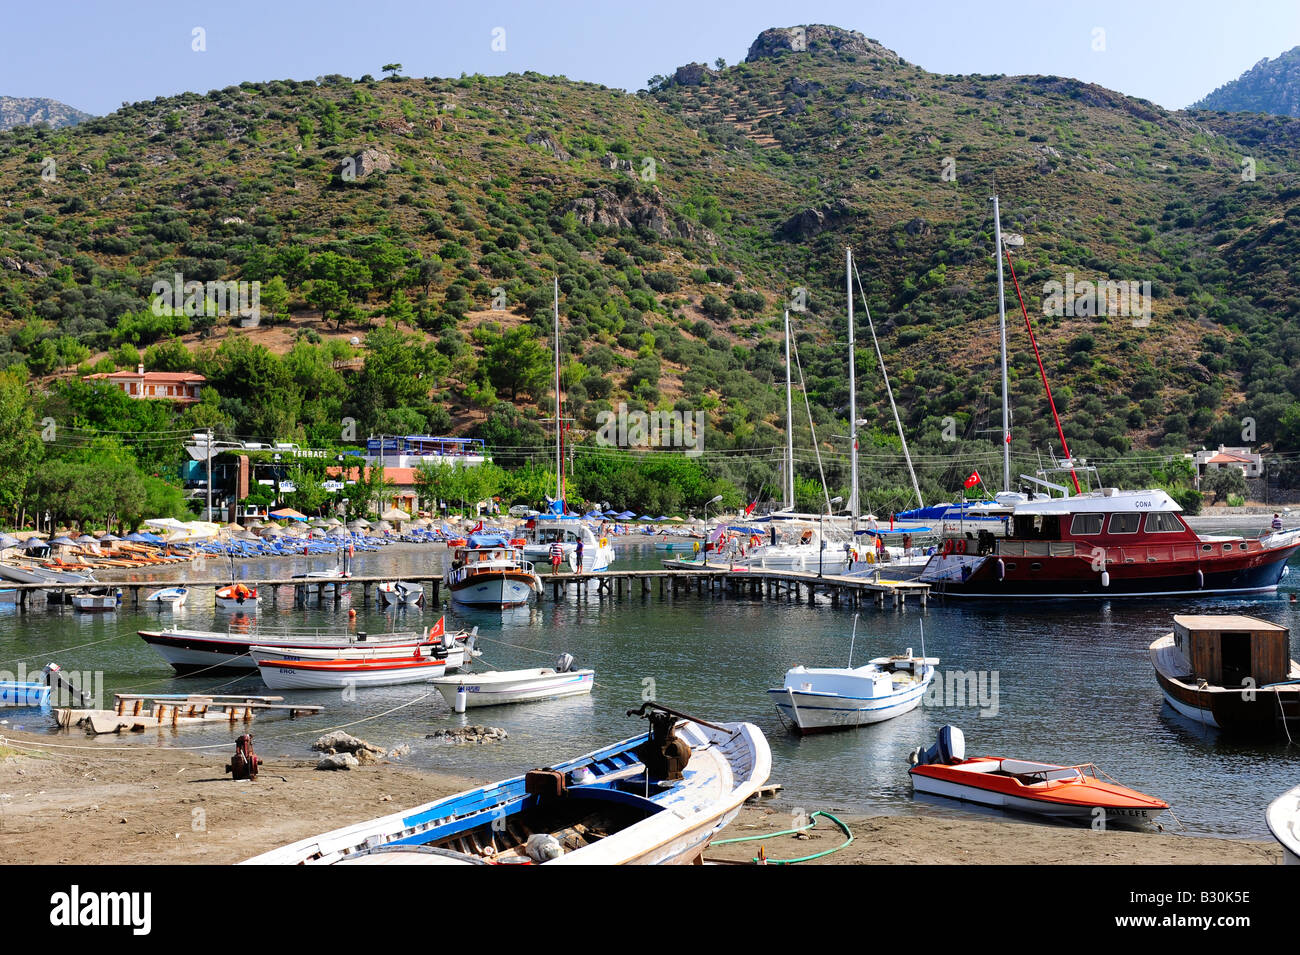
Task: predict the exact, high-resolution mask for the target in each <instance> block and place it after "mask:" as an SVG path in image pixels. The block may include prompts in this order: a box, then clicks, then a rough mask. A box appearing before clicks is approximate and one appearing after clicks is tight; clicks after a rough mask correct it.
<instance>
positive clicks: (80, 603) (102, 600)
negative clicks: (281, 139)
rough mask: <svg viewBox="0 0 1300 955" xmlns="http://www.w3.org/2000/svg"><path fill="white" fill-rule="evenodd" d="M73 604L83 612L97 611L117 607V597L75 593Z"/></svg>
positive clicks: (74, 607)
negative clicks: (89, 595) (87, 595)
mask: <svg viewBox="0 0 1300 955" xmlns="http://www.w3.org/2000/svg"><path fill="white" fill-rule="evenodd" d="M72 606H73V609H75V610H80V611H81V612H82V613H95V612H103V611H109V610H116V609H117V598H116V597H85V596H82V595H80V594H74V595H73V597H72Z"/></svg>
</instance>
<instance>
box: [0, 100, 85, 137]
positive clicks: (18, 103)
mask: <svg viewBox="0 0 1300 955" xmlns="http://www.w3.org/2000/svg"><path fill="white" fill-rule="evenodd" d="M94 118H95V117H94V116H92V115H91V114H90V113H83V112H82V111H81V110H79V109H73V108H72V107H71V106H69V105H67V104H66V103H60V102H59V101H58V100H54V99H45V98H43V97H36V96H0V130H6V129H13V128H14V127H15V126H34V125H35V124H37V123H45V124H46V125H48V126H50V127H51V128H53V129H57V128H58V127H60V126H75V125H77V124H78V123H84V122H85V121H86V120H88V119H94Z"/></svg>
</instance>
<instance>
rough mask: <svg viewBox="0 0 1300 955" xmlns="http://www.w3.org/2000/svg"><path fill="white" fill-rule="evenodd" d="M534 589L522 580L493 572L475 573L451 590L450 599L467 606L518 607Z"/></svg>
mask: <svg viewBox="0 0 1300 955" xmlns="http://www.w3.org/2000/svg"><path fill="white" fill-rule="evenodd" d="M533 593H534V589H533V588H532V587H531V586H529V585H528V584H527V583H525V582H524V581H522V580H516V579H514V578H510V577H506V576H504V575H503V576H496V575H493V574H475V575H474V578H473V579H472V580H471V581H468V582H466V583H465V584H464V585H462V586H461V587H460V588H459V589H454V590H452V592H451V599H452V600H454V601H456V603H460V604H465V605H466V606H467V607H492V608H501V607H518V606H520V605H521V604H526V603H528V598H529V597H531V596H532V595H533Z"/></svg>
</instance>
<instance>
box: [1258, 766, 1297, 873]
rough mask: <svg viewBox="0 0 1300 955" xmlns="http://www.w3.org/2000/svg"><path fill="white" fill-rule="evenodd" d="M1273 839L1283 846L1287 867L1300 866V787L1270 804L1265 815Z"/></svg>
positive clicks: (1284, 860) (1283, 855) (1284, 861)
mask: <svg viewBox="0 0 1300 955" xmlns="http://www.w3.org/2000/svg"><path fill="white" fill-rule="evenodd" d="M1265 818H1266V819H1267V821H1268V828H1269V831H1270V832H1272V833H1273V838H1274V839H1276V840H1277V841H1278V842H1280V843H1281V844H1282V860H1283V863H1284V864H1285V865H1300V786H1296V787H1295V788H1294V789H1291V790H1288V791H1287V792H1284V793H1283V794H1282V795H1280V796H1278V797H1277V798H1276V799H1274V800H1273V801H1272V802H1271V803H1269V804H1268V812H1267V813H1266V815H1265Z"/></svg>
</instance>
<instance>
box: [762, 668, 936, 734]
mask: <svg viewBox="0 0 1300 955" xmlns="http://www.w3.org/2000/svg"><path fill="white" fill-rule="evenodd" d="M851 657H852V655H851V654H850V660H851ZM938 664H939V658H938V657H926V656H920V657H918V656H913V655H912V650H911V648H910V647H909V648H908V650H907V653H905V654H903V655H901V656H892V657H878V658H876V659H874V660H872V661H870V662H869V663H867V664H866V665H865V666H860V667H804V666H797V667H794V668H792V669H790V670H788V671H787V672H786V674H785V685H784V686H779V687H774V688H773V689H770V690H768V691H767V692H768V695H769V696H770V698H771V699H772V702H773V703H775V704H776V709H777V712H778V713H780V714H781V716H782V717H783V718H784V719H785V720H788V721H789V723H790V724H791V725H792V726H793V728H794V729H795V731H797V732H799V733H824V732H827V731H830V730H840V729H852V728H853V727H856V726H867V725H869V724H871V723H881V722H884V721H885V720H888V719H893V718H894V717H896V716H902V715H903V714H904V713H907V712H910V711H911V710H914V709H916V707H917V706H919V705H920V704H921V700H922V698H923V697H924V696H925V691H926V689H928V688H929V686H930V683H931V682H932V681H933V680H934V672H935V671H934V668H935V667H936V666H938Z"/></svg>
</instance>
